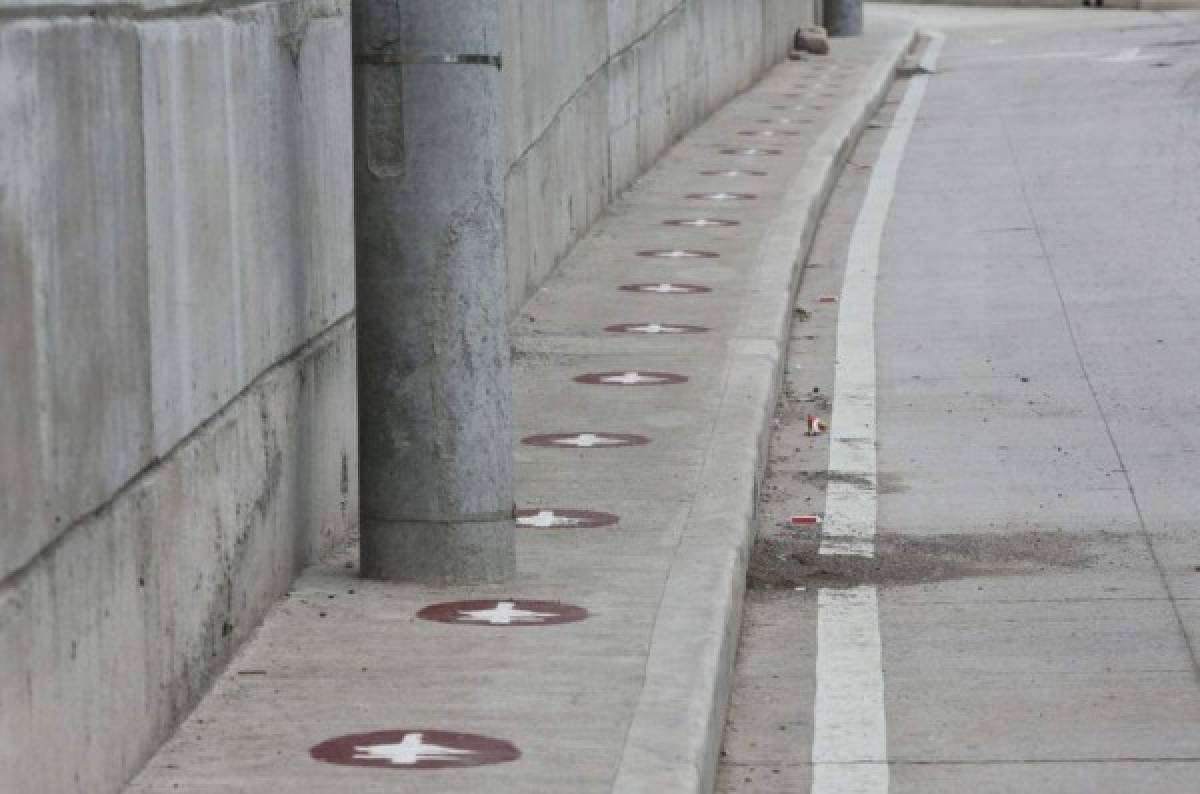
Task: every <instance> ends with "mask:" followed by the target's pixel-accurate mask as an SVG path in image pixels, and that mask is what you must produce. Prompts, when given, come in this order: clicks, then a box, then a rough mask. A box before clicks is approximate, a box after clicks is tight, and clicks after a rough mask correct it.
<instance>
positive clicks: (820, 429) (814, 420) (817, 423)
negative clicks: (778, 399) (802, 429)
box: [804, 414, 825, 436]
mask: <svg viewBox="0 0 1200 794" xmlns="http://www.w3.org/2000/svg"><path fill="white" fill-rule="evenodd" d="M804 421H805V422H806V423H807V424H808V432H807V433H805V435H807V436H819V435H821V434H822V433H824V432H825V423H824V422H822V421H821V419H820V418H819V417H816V416H813V415H812V414H809V415H808V416H806V417H805V419H804Z"/></svg>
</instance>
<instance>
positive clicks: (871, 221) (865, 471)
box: [819, 34, 944, 557]
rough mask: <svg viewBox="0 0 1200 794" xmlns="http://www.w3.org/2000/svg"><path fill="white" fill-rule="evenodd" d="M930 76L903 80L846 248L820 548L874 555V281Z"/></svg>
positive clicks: (929, 65) (933, 55) (926, 60)
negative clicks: (904, 83) (901, 95)
mask: <svg viewBox="0 0 1200 794" xmlns="http://www.w3.org/2000/svg"><path fill="white" fill-rule="evenodd" d="M943 40H944V39H943V37H942V36H941V35H940V34H938V35H930V36H929V45H928V47H927V49H926V51H925V54H924V55H923V56H922V58H921V66H922V67H923V68H924V69H925V70H926V71H929V72H932V71H934V68H935V66H936V64H937V56H938V53H939V52H940V51H941V47H942V42H943ZM928 81H929V77H928V76H927V75H924V74H918V75H916V76H914V77H913V78H912V80H911V82H910V83H909V86H908V91H907V92H906V93H905V95H904V100H903V101H902V102H901V103H900V107H899V109H898V110H897V111H896V117H895V119H893V121H892V128H891V131H890V132H889V133H888V136H887V138H886V139H885V140H884V143H883V148H882V149H881V150H880V152H879V160H878V161H877V162H876V164H875V168H874V171H873V173H872V174H871V181H870V183H869V184H868V185H867V192H866V195H865V196H864V198H863V206H862V209H861V210H860V211H859V214H858V220H857V221H856V223H855V226H854V232H853V234H852V235H851V237H850V247H849V250H848V252H847V254H846V275H845V280H844V281H843V283H842V295H841V299H840V303H841V310H840V311H839V312H838V325H837V358H836V365H835V367H836V368H835V373H834V385H835V389H834V397H833V416H832V420H831V421H830V423H829V426H830V436H829V475H830V476H829V487H828V489H827V490H826V492H825V532H824V534H823V536H822V539H821V547H820V549H819V553H820V554H850V555H854V556H858V557H874V556H875V517H876V493H875V489H876V470H875V441H876V435H875V282H876V281H877V279H878V275H879V248H880V245H881V243H882V240H883V230H884V226H885V225H886V224H887V216H888V210H889V209H890V207H891V205H892V196H893V194H894V193H895V190H896V177H897V175H898V174H899V172H900V162H901V160H902V159H903V157H904V149H905V147H906V146H907V145H908V138H909V134H910V133H911V132H912V128H913V123H914V122H915V121H916V116H917V110H918V109H919V108H920V106H921V100H922V99H924V97H925V86H926V84H927V83H928Z"/></svg>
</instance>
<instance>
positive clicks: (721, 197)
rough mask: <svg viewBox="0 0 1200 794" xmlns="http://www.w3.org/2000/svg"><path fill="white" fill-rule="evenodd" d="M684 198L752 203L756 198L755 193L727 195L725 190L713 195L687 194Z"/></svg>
mask: <svg viewBox="0 0 1200 794" xmlns="http://www.w3.org/2000/svg"><path fill="white" fill-rule="evenodd" d="M684 198H690V199H697V200H701V201H753V200H754V199H756V198H758V194H757V193H729V192H728V191H725V190H718V191H717V192H715V193H688V194H687V196H685V197H684Z"/></svg>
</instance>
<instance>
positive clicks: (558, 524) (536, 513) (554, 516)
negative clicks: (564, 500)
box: [517, 507, 621, 529]
mask: <svg viewBox="0 0 1200 794" xmlns="http://www.w3.org/2000/svg"><path fill="white" fill-rule="evenodd" d="M620 520H621V519H620V517H618V516H615V515H613V514H612V513H602V512H600V511H599V510H576V509H575V508H572V507H546V508H541V509H534V508H530V509H526V510H518V511H517V526H518V527H522V528H526V529H595V528H596V527H607V526H611V525H612V524H615V523H617V522H618V521H620Z"/></svg>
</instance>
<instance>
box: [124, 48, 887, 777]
mask: <svg viewBox="0 0 1200 794" xmlns="http://www.w3.org/2000/svg"><path fill="white" fill-rule="evenodd" d="M910 40H911V27H909V26H907V25H905V24H897V25H880V26H879V27H878V28H877V29H876V30H875V31H874V32H873V33H872V35H870V36H867V37H864V38H862V39H857V40H855V41H854V43H853V44H847V45H846V46H845V47H841V48H837V49H836V50H835V53H834V55H832V56H830V57H829V58H827V59H823V60H812V61H804V62H797V63H788V64H784V65H781V66H780V67H778V68H777V69H776V70H775V71H773V72H772V73H771V74H770V75H769V76H768V78H767V79H766V80H765V81H764V82H763V83H761V84H760V85H758V86H756V87H755V88H754V89H753V90H751V91H749V92H747V93H745V94H743V95H741V96H740V97H738V98H737V99H736V100H735V101H733V102H731V103H730V104H728V105H727V106H725V107H724V108H722V109H721V110H720V111H719V112H718V113H717V114H716V115H715V116H714V118H713V119H712V120H711V121H709V122H708V123H706V124H705V125H703V126H702V127H700V128H698V129H697V130H696V131H695V132H693V133H692V134H691V135H690V136H688V138H686V139H685V140H684V141H682V142H681V143H680V145H678V146H677V147H675V148H674V149H673V150H672V151H671V152H670V153H669V154H668V155H667V156H666V157H665V158H664V159H663V160H662V161H661V162H660V163H659V164H658V165H657V166H656V167H655V168H654V169H653V171H651V173H650V174H648V175H647V176H646V178H645V180H643V182H642V183H641V184H640V185H639V186H638V187H637V188H635V189H634V190H632V191H631V192H630V193H629V194H628V195H627V196H626V197H625V198H623V199H621V200H620V201H618V202H617V203H616V204H615V205H614V207H613V209H612V212H610V213H608V214H606V216H605V217H604V219H603V220H602V221H601V222H600V223H599V224H598V225H597V227H596V228H595V230H594V231H593V232H592V233H591V234H589V235H588V237H587V238H586V239H585V240H584V241H583V242H582V243H581V244H580V246H579V247H578V248H577V250H576V252H575V253H574V254H573V255H572V256H570V257H568V259H567V261H566V262H565V263H564V266H563V267H562V268H561V269H560V270H559V271H558V272H557V273H556V274H555V275H554V276H552V277H551V278H550V279H549V281H548V282H547V283H546V284H545V285H544V287H543V288H542V289H540V290H539V292H538V293H537V295H536V296H535V297H534V299H533V300H531V301H530V302H529V303H528V304H526V306H525V307H523V310H522V312H521V315H520V316H519V317H518V320H517V326H516V329H515V331H514V344H515V347H516V353H517V355H516V358H515V366H514V378H515V389H516V408H517V424H518V428H519V431H520V434H521V435H522V436H524V435H527V434H533V433H548V432H578V431H581V430H592V431H595V432H600V431H608V432H633V433H641V434H643V435H646V436H647V437H649V438H650V443H648V444H647V445H645V446H640V447H628V448H611V449H605V448H593V449H549V448H539V447H532V446H526V445H518V446H517V448H516V456H517V465H518V481H517V488H518V504H519V506H521V507H582V508H587V509H595V510H604V511H608V512H612V513H616V514H618V515H619V516H620V521H619V523H618V524H616V525H615V526H613V527H609V528H604V529H597V530H584V529H577V530H557V531H555V530H533V529H522V530H520V531H519V532H520V534H519V536H518V574H517V577H516V579H515V580H514V581H512V582H510V583H508V584H505V585H502V586H500V585H486V586H477V587H471V588H466V587H457V588H440V589H435V588H430V587H423V586H416V585H405V586H396V585H391V584H383V583H376V582H364V581H362V580H360V579H358V578H357V577H356V571H355V570H354V565H353V559H354V556H353V555H354V549H353V548H352V547H350V548H347V549H346V550H345V552H344V553H342V554H340V555H336V556H334V557H332V558H330V559H328V560H326V561H325V562H324V563H323V564H322V565H321V566H318V567H316V568H314V569H311V570H310V571H308V572H307V573H306V574H305V575H304V576H303V577H302V578H301V579H300V580H299V581H298V582H297V584H296V586H295V588H294V589H293V592H292V595H291V596H290V597H289V598H287V599H285V600H284V601H282V602H281V603H280V604H279V605H278V607H277V608H276V609H275V610H274V611H273V612H272V614H271V615H270V616H269V617H268V619H267V620H266V622H265V623H264V625H263V627H262V629H261V631H260V632H259V634H258V635H257V636H256V637H255V639H253V640H252V641H251V642H250V643H248V645H247V646H246V648H245V650H244V651H243V653H242V654H240V655H239V656H238V657H237V659H235V660H234V662H233V664H232V665H231V667H230V669H229V670H228V671H227V672H226V673H225V674H224V675H222V676H221V678H220V679H219V681H218V682H217V684H216V687H215V689H214V691H213V693H212V694H211V695H210V696H209V697H208V698H206V699H205V700H204V701H203V702H202V704H201V705H200V707H199V708H198V709H197V711H196V712H195V713H194V715H193V716H192V717H191V718H190V719H189V720H188V721H187V722H185V723H184V725H183V726H182V728H181V729H180V730H179V732H178V733H177V734H176V736H175V737H174V738H173V739H172V740H171V741H170V742H169V743H168V744H167V745H166V746H165V747H164V748H163V749H162V751H161V752H160V753H158V754H157V756H156V757H155V758H154V759H153V760H152V762H151V763H150V764H149V765H148V766H147V768H146V769H145V770H144V771H143V773H142V774H141V775H140V776H139V777H138V778H137V779H136V780H135V781H134V782H133V784H132V785H131V786H130V788H129V789H128V790H129V792H130V794H134V792H136V794H150V793H151V792H166V791H171V792H187V791H193V792H219V791H224V792H234V791H238V792H267V791H276V790H287V791H292V792H297V794H302V793H303V792H322V794H332V792H339V791H346V792H351V791H353V792H373V791H380V792H382V791H389V790H395V789H396V788H397V787H403V788H404V789H405V790H410V791H414V792H422V791H430V792H432V791H459V792H477V791H481V790H491V789H494V790H498V791H507V792H514V793H517V792H544V791H553V790H560V789H570V790H571V791H580V792H591V791H622V792H632V791H655V792H659V791H682V792H697V794H699V792H703V791H707V790H709V788H710V786H711V781H712V777H713V773H714V767H715V761H716V750H717V742H718V741H719V737H720V732H721V727H722V725H723V723H724V712H725V704H726V699H727V696H728V683H729V672H730V667H731V664H732V650H733V644H734V641H735V638H736V634H737V630H738V621H739V617H740V602H741V595H742V579H743V575H744V566H745V562H746V557H747V554H748V542H749V539H750V533H749V528H750V526H751V515H752V511H753V500H754V494H755V489H756V486H757V476H758V471H759V468H760V465H761V460H762V454H763V447H764V445H765V440H766V436H767V425H768V422H769V417H770V407H771V405H772V404H773V396H774V393H775V391H776V383H777V377H778V371H779V363H780V352H781V341H782V340H781V339H780V338H779V336H778V334H780V333H781V332H783V331H784V330H785V329H786V328H787V317H788V313H789V312H790V308H791V292H792V289H793V286H794V279H795V267H794V263H795V261H796V257H797V255H798V254H799V253H800V251H802V250H803V248H804V247H806V245H807V241H808V239H809V237H810V235H811V233H812V230H813V223H812V222H811V221H812V220H814V219H815V217H816V215H817V213H818V207H819V205H820V203H822V202H823V200H824V197H825V196H826V194H827V191H828V189H829V188H830V187H831V186H832V183H833V181H834V178H835V174H836V172H837V166H838V164H839V162H840V160H841V158H843V157H844V156H845V154H846V153H847V152H848V151H849V148H850V145H851V141H852V139H853V137H854V136H855V135H856V134H857V132H858V131H859V130H860V129H861V126H862V125H863V124H864V123H865V119H866V117H867V115H868V114H869V112H870V108H871V107H872V105H873V103H874V101H876V100H878V99H879V98H880V97H881V96H882V94H883V92H884V90H885V89H886V86H887V85H888V83H889V82H890V79H891V75H892V72H893V69H894V66H895V64H896V63H897V62H898V60H899V58H900V55H901V53H902V51H903V50H904V49H905V48H906V46H907V45H908V43H909V41H910ZM834 74H839V75H845V77H837V78H831V77H830V75H834ZM822 80H824V81H825V82H826V83H829V82H833V81H835V80H836V81H837V82H838V84H839V85H840V86H841V88H840V90H839V91H833V90H827V91H826V93H830V94H833V96H831V97H828V99H829V104H828V106H827V107H825V108H823V109H822V110H819V111H813V112H811V113H806V114H805V117H806V121H809V122H810V123H811V124H812V125H813V126H814V127H817V128H819V129H820V133H819V134H815V135H814V136H812V138H810V139H803V140H802V139H795V140H792V139H788V140H787V142H784V143H781V144H780V147H781V148H782V149H783V150H785V152H784V154H781V155H779V156H778V157H774V158H771V160H770V162H769V163H764V162H758V161H756V158H753V157H738V156H731V155H723V154H720V152H719V151H718V146H717V144H725V143H726V142H733V143H739V142H741V139H742V136H739V135H738V133H739V132H740V131H742V130H746V129H763V128H768V127H767V125H766V124H763V123H759V122H755V121H753V120H754V119H757V118H763V117H765V116H764V113H763V111H764V110H767V109H770V107H771V106H772V105H774V104H777V103H779V102H780V100H781V99H782V98H784V97H781V94H786V93H792V92H794V91H808V90H809V89H810V88H811V87H812V86H813V85H815V84H817V83H819V82H821V81H822ZM797 86H798V87H799V88H797ZM757 159H758V160H762V159H763V158H757ZM730 166H734V167H736V166H742V167H751V166H753V167H759V166H761V167H762V168H763V169H764V170H767V171H768V172H769V173H768V175H767V176H764V177H728V176H709V177H701V176H698V175H697V174H698V172H700V171H703V170H709V169H712V168H714V167H715V168H725V167H730ZM750 180H755V181H754V182H751V181H750ZM750 186H753V187H754V189H755V190H756V191H758V192H760V195H761V198H760V199H759V200H758V201H757V202H751V204H752V206H746V207H744V208H743V207H733V206H728V205H719V204H718V203H717V202H713V203H711V204H710V203H703V202H702V203H697V202H696V201H695V200H692V199H687V198H684V196H685V195H686V194H687V193H688V192H693V191H696V190H714V189H721V188H725V189H731V190H740V189H749V187H750ZM716 214H720V215H722V216H726V215H728V216H732V217H736V218H738V219H740V220H741V221H742V225H741V226H738V227H733V229H722V230H719V231H720V233H719V234H713V231H714V230H713V229H711V228H681V227H671V226H666V225H664V224H663V223H662V221H663V220H666V219H669V218H679V217H682V218H690V217H703V216H712V215H716ZM681 245H687V246H689V247H700V246H704V247H715V248H717V249H718V250H719V252H720V253H721V257H720V258H719V260H717V262H718V264H719V267H709V265H705V266H704V267H706V268H708V269H707V270H705V272H704V274H703V276H702V278H703V280H704V281H705V283H708V284H709V285H710V286H712V287H713V290H714V291H713V292H712V293H708V294H704V295H697V296H675V295H639V294H633V293H628V292H623V291H621V290H619V289H618V288H619V286H620V285H622V284H626V283H631V282H634V281H659V280H663V279H667V280H676V281H679V280H685V279H687V280H691V279H692V278H693V277H694V276H696V275H697V272H696V271H694V270H693V269H692V266H691V265H690V264H687V263H686V262H684V263H680V262H679V261H678V260H671V259H655V258H650V257H639V256H638V255H637V251H639V250H643V249H649V248H668V247H675V246H681ZM710 264H712V263H710ZM635 310H636V311H637V312H638V313H637V314H636V315H635V314H633V312H634V311H635ZM681 316H686V317H689V318H694V319H695V320H696V321H697V323H701V322H702V323H703V324H704V325H707V326H709V327H710V328H712V329H713V330H712V331H711V332H709V333H707V334H697V335H688V336H686V337H673V338H670V339H666V338H642V337H640V336H637V335H632V334H611V333H608V332H605V331H604V330H603V329H604V327H605V326H607V325H610V324H612V323H616V322H621V321H625V320H628V321H634V322H637V321H642V320H646V321H650V320H661V321H668V322H677V321H679V317H681ZM631 368H636V369H638V370H651V371H669V372H679V373H681V374H684V375H686V376H687V377H688V378H689V380H688V381H687V382H686V383H682V384H678V385H672V386H663V387H647V386H639V387H609V386H589V385H583V384H579V383H576V382H574V381H573V378H574V377H575V376H576V375H579V374H582V373H586V372H604V371H614V370H616V371H627V370H629V369H631ZM487 597H491V598H505V597H515V598H544V599H553V600H562V601H565V602H568V603H572V604H577V605H580V606H582V607H585V608H586V609H587V610H589V613H590V616H589V617H588V619H586V620H584V621H582V622H578V623H572V624H566V625H562V626H540V627H523V628H518V629H502V628H498V627H496V628H493V627H473V626H461V625H445V624H439V623H431V622H428V621H424V620H420V619H417V618H416V617H415V613H416V612H417V610H418V609H420V608H421V607H423V606H425V605H428V604H429V603H431V602H439V601H446V600H453V599H462V598H487ZM434 726H440V727H443V728H445V729H447V730H454V731H468V732H475V733H483V734H486V735H491V736H499V737H505V738H508V739H510V740H512V741H513V742H515V743H516V744H517V745H518V746H519V748H520V749H521V752H522V756H521V758H520V759H519V760H518V761H516V762H514V763H510V764H500V765H494V766H485V767H478V768H471V769H458V770H441V771H438V772H429V773H426V772H420V773H411V772H405V771H401V770H392V769H361V768H347V767H339V766H333V765H327V764H321V763H318V762H316V761H313V760H312V759H311V758H310V757H309V756H308V750H309V748H310V747H312V746H313V745H314V744H316V743H317V742H319V741H322V740H324V739H327V738H330V737H332V736H336V735H339V734H346V733H352V732H359V731H366V730H377V729H385V728H389V727H394V728H399V729H403V728H414V727H434Z"/></svg>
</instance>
